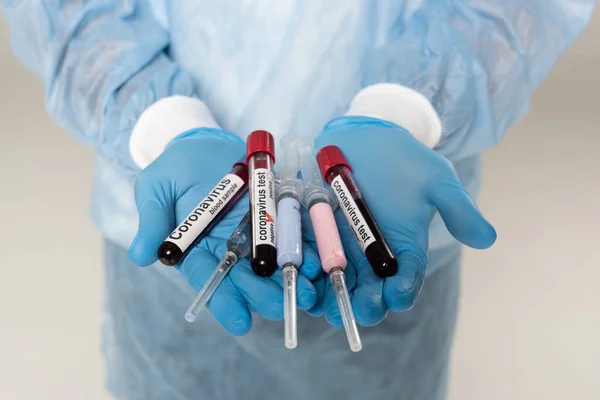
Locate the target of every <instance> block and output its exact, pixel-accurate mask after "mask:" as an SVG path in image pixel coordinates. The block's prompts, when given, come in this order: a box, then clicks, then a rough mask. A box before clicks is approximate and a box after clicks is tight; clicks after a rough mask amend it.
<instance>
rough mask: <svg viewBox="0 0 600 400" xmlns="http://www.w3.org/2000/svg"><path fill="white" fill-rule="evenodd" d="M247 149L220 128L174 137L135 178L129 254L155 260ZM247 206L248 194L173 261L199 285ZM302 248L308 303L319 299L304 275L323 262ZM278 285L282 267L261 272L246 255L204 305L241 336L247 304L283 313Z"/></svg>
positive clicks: (247, 322)
mask: <svg viewBox="0 0 600 400" xmlns="http://www.w3.org/2000/svg"><path fill="white" fill-rule="evenodd" d="M244 155H245V143H244V142H243V141H242V140H241V139H240V138H239V137H237V136H235V135H233V134H232V133H229V132H226V131H223V130H219V129H213V128H203V129H196V130H193V131H189V132H186V133H184V134H182V135H180V136H178V137H177V138H176V139H175V140H173V141H172V142H171V144H170V145H169V146H168V147H167V149H166V150H165V151H164V152H163V153H162V154H161V155H160V156H159V157H158V158H157V159H156V160H155V161H154V162H153V163H152V164H150V165H149V166H148V167H147V168H145V169H144V170H142V171H141V173H140V175H139V176H138V178H137V181H136V184H135V200H136V203H137V207H138V212H139V218H140V220H139V228H138V233H137V235H136V237H135V239H134V241H133V243H132V244H131V247H130V249H129V258H130V259H131V261H132V262H133V263H135V264H136V265H140V266H147V265H150V264H152V263H154V262H156V261H157V250H158V248H159V246H160V244H161V243H162V242H163V240H164V239H165V238H166V237H167V236H168V235H169V234H170V233H171V232H172V231H173V229H175V227H176V224H179V223H181V221H182V220H183V219H184V218H185V217H186V216H187V215H188V214H189V213H190V212H191V211H192V210H193V209H194V207H195V206H196V205H197V204H198V202H200V200H202V199H203V198H204V197H205V196H206V195H207V194H208V192H209V191H210V190H211V189H212V188H213V187H214V186H215V185H216V183H217V182H219V180H220V179H221V178H223V176H224V175H225V174H227V173H228V172H229V171H230V170H231V167H232V166H233V164H235V163H236V162H237V161H239V160H240V159H242V157H243V156H244ZM247 210H248V197H247V195H246V196H245V197H242V199H240V201H239V202H238V203H237V204H236V205H235V206H234V207H233V208H232V209H231V211H230V212H229V213H228V214H227V215H225V216H224V217H223V218H222V219H221V221H220V222H219V223H218V224H217V225H215V227H214V228H213V229H212V230H211V231H210V233H209V235H208V236H207V237H205V238H204V239H203V240H201V241H200V243H199V244H198V245H197V246H196V247H195V248H194V249H192V250H191V251H190V253H189V254H188V255H187V257H186V258H185V259H184V261H183V262H182V263H181V264H180V265H177V266H176V268H177V269H178V270H179V271H180V272H181V273H182V274H183V276H185V277H186V278H187V280H188V282H189V283H190V284H191V285H192V287H193V288H194V289H195V290H196V291H199V290H200V289H201V288H202V286H203V284H204V282H205V281H206V279H208V277H209V275H210V274H211V272H212V271H213V270H214V268H215V267H216V265H217V263H218V262H219V260H220V259H221V257H222V256H223V254H224V253H225V251H226V241H227V238H228V237H229V235H231V233H232V232H233V230H234V229H235V227H236V226H237V224H238V223H239V222H240V221H241V219H242V218H243V216H244V215H245V213H246V212H247ZM305 247H306V251H305V254H304V264H303V266H302V268H301V269H300V271H299V272H300V273H299V274H298V292H297V293H298V307H299V308H300V309H308V308H310V307H311V306H313V305H314V303H315V302H316V300H317V295H316V291H315V288H314V287H313V285H312V284H311V282H310V280H309V279H310V278H314V277H315V276H317V274H318V272H319V269H320V264H319V260H318V257H317V255H316V254H315V253H314V252H313V251H311V248H310V247H309V246H305ZM165 268H168V267H165ZM307 277H308V278H307ZM282 285H283V279H282V276H281V271H280V270H278V271H277V272H276V273H275V275H273V276H272V277H271V278H261V277H258V276H256V275H255V274H254V273H253V272H252V269H251V267H250V262H249V260H248V259H246V258H244V259H240V260H239V262H238V263H237V264H236V265H235V266H234V267H233V268H232V270H231V271H230V273H229V275H228V276H227V277H226V278H225V280H224V281H223V282H222V283H221V285H220V287H219V288H218V289H217V291H216V292H215V293H214V295H213V297H212V299H211V300H210V302H209V303H208V308H209V309H210V311H211V313H212V315H213V317H214V318H215V319H216V320H217V321H218V322H219V323H220V324H221V325H222V326H223V327H224V328H225V329H226V330H227V331H228V332H229V333H231V334H232V335H244V334H246V333H247V332H248V331H249V330H250V327H251V324H252V316H251V313H250V311H254V312H257V313H258V314H260V315H262V316H263V317H264V318H266V319H268V320H280V319H282V318H283V290H282ZM191 301H192V299H190V302H191ZM182 318H183V315H182Z"/></svg>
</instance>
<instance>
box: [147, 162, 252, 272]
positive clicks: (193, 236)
mask: <svg viewBox="0 0 600 400" xmlns="http://www.w3.org/2000/svg"><path fill="white" fill-rule="evenodd" d="M247 183H248V167H247V166H246V164H245V163H243V162H238V163H236V164H234V165H233V168H232V169H231V171H230V172H229V173H228V174H227V175H225V176H224V177H223V179H221V181H220V182H219V183H218V184H217V186H215V187H214V188H213V189H212V190H211V191H210V192H209V193H208V195H207V196H206V197H205V198H204V199H203V200H202V201H201V202H200V203H198V205H197V206H196V207H195V208H194V210H193V211H192V212H191V213H190V214H189V215H188V216H187V217H186V218H185V219H184V220H183V222H182V223H181V224H179V226H178V227H177V228H175V230H174V231H173V232H171V234H170V235H169V236H168V237H167V238H166V239H165V240H164V241H163V243H162V244H161V245H160V247H159V248H158V259H159V260H160V262H161V263H163V264H164V265H167V266H169V267H172V266H174V265H176V264H178V263H180V262H181V261H183V259H184V258H185V256H187V254H188V252H189V251H190V249H192V248H194V246H195V245H196V244H197V243H198V242H199V241H200V240H202V238H203V237H204V236H206V235H207V234H208V232H209V231H210V230H211V229H212V227H213V226H214V225H215V224H216V223H217V222H219V220H220V219H221V218H222V217H223V216H224V215H225V214H227V212H228V211H229V209H230V208H231V207H232V206H233V205H234V204H235V203H236V202H237V201H238V200H239V199H240V197H242V195H243V194H244V193H245V191H246V189H247V188H248V185H247Z"/></svg>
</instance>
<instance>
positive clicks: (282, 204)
mask: <svg viewBox="0 0 600 400" xmlns="http://www.w3.org/2000/svg"><path fill="white" fill-rule="evenodd" d="M300 220H301V218H300V202H299V201H298V199H297V198H294V197H283V198H280V199H279V201H278V202H277V264H278V265H279V267H280V268H283V266H284V265H285V264H288V263H291V264H293V265H294V266H295V267H296V268H299V267H300V266H301V265H302V224H301V221H300Z"/></svg>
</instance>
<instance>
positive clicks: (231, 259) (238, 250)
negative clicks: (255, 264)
mask: <svg viewBox="0 0 600 400" xmlns="http://www.w3.org/2000/svg"><path fill="white" fill-rule="evenodd" d="M250 241H251V233H250V212H247V213H246V215H245V216H244V218H242V221H241V222H240V223H239V225H238V226H237V228H235V230H234V231H233V233H232V234H231V236H230V237H229V239H227V251H226V252H225V254H224V255H223V258H222V259H221V262H219V264H218V265H217V267H216V268H215V270H214V271H213V273H212V274H211V275H210V277H209V278H208V280H207V281H206V282H205V283H204V286H202V289H201V290H200V292H198V295H197V296H196V298H195V299H194V302H193V303H192V305H191V306H190V308H188V310H187V312H186V313H185V319H186V321H188V322H194V321H195V320H196V317H198V314H199V313H200V311H201V310H202V309H203V308H204V306H206V303H208V301H209V300H210V298H211V297H212V295H213V294H214V293H215V290H217V288H218V287H219V285H220V284H221V282H223V279H225V277H226V276H227V274H228V273H229V271H230V270H231V267H233V266H234V265H235V264H236V263H237V262H238V260H239V259H240V258H243V257H246V256H247V255H248V253H249V252H250Z"/></svg>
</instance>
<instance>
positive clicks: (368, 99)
mask: <svg viewBox="0 0 600 400" xmlns="http://www.w3.org/2000/svg"><path fill="white" fill-rule="evenodd" d="M346 115H355V116H363V117H373V118H379V119H384V120H386V121H390V122H393V123H395V124H397V125H400V126H401V127H403V128H404V129H406V130H407V131H409V132H410V133H411V134H412V135H413V136H414V137H416V138H417V139H418V140H419V141H420V142H421V143H423V144H424V145H426V146H427V147H429V148H434V147H435V146H436V145H437V144H438V142H439V141H440V138H441V136H442V123H441V122H440V117H439V116H438V115H437V113H436V112H435V110H434V109H433V106H432V105H431V103H430V102H429V100H427V99H426V98H425V96H423V95H422V94H420V93H419V92H417V91H415V90H413V89H411V88H408V87H406V86H402V85H398V84H395V83H378V84H375V85H371V86H367V87H366V88H364V89H363V90H361V91H360V92H358V94H357V95H356V96H355V97H354V99H353V100H352V103H351V104H350V108H349V109H348V112H347V113H346Z"/></svg>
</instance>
